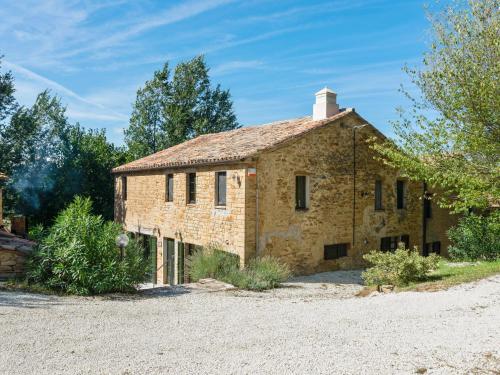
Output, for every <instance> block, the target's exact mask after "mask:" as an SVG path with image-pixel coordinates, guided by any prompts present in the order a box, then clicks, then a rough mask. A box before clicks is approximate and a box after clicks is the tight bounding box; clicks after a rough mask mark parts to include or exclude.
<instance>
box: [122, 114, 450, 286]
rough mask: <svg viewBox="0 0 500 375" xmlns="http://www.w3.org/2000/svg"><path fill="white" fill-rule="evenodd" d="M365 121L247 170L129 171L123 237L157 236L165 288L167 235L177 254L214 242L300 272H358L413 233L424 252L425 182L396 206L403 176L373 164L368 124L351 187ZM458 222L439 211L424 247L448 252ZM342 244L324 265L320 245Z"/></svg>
mask: <svg viewBox="0 0 500 375" xmlns="http://www.w3.org/2000/svg"><path fill="white" fill-rule="evenodd" d="M364 123H365V120H363V119H362V118H361V117H359V116H358V115H357V114H355V113H353V114H351V115H349V116H347V117H344V118H343V119H342V120H340V121H336V122H334V123H331V124H329V125H327V126H324V127H322V128H319V129H316V130H314V131H311V132H309V133H307V134H305V135H304V136H302V137H300V138H298V139H296V140H295V141H293V142H289V143H287V144H286V145H282V146H281V147H277V148H275V149H273V150H268V151H265V152H263V153H261V154H260V155H259V157H258V158H255V159H251V160H245V162H244V163H241V164H231V165H220V166H204V167H198V168H196V169H194V168H176V169H171V170H158V171H146V172H134V173H128V174H127V200H126V201H123V200H122V199H121V190H122V187H121V179H120V176H119V175H118V176H116V180H115V181H116V199H115V217H116V220H117V221H119V222H121V223H123V225H124V228H125V229H126V230H127V231H130V232H136V233H143V234H147V235H152V236H155V237H156V238H157V244H158V251H157V255H158V256H157V268H158V272H157V280H158V282H160V283H164V282H166V278H165V272H164V266H163V265H164V264H165V259H166V254H165V253H164V251H163V239H164V238H171V239H174V240H175V244H176V246H175V248H176V249H177V248H178V245H179V243H180V242H184V243H190V244H194V245H207V244H210V243H213V242H216V243H218V244H220V245H221V246H222V247H223V248H224V249H225V250H227V251H230V252H233V253H236V254H238V255H239V256H240V260H241V264H242V265H244V264H245V262H246V260H248V259H249V258H251V257H253V256H255V255H256V254H261V255H262V254H271V255H273V256H276V257H279V258H281V259H282V260H283V261H285V262H286V263H288V264H289V265H291V266H292V268H293V269H294V270H295V272H296V273H311V272H318V271H325V270H334V269H339V268H353V267H359V266H360V265H361V264H362V263H363V259H362V256H363V254H365V253H366V252H368V251H370V250H374V249H379V248H380V242H381V238H382V237H395V236H402V235H408V236H409V242H410V247H413V246H418V247H419V249H422V245H423V243H424V241H423V201H422V197H423V194H424V185H423V184H422V183H415V182H410V181H406V182H405V183H406V189H405V202H406V207H405V208H404V209H397V207H396V195H397V194H396V181H398V180H404V178H402V177H401V176H399V174H398V173H397V172H396V171H394V170H393V169H390V168H389V167H387V166H384V165H383V164H382V163H381V162H379V161H377V160H375V159H374V156H375V154H374V151H373V150H371V149H370V148H369V147H368V145H367V140H368V139H369V138H371V137H373V136H378V137H380V136H381V134H380V133H379V132H378V131H377V130H376V129H374V128H373V127H371V126H364V127H360V128H358V129H357V130H356V173H355V174H356V178H355V181H356V186H355V187H354V173H353V169H354V165H353V127H354V126H358V125H363V124H364ZM250 168H255V170H256V174H255V175H254V174H253V173H248V172H249V169H250ZM217 171H227V205H226V206H225V207H216V205H215V172H217ZM189 172H196V173H197V201H196V203H195V204H188V203H187V202H186V173H189ZM168 173H173V174H174V200H173V202H166V201H165V188H166V175H167V174H168ZM297 175H305V176H307V178H308V181H309V207H308V209H307V210H296V209H295V176H297ZM376 180H380V181H382V186H383V191H382V196H383V202H382V203H383V209H380V210H375V202H374V201H375V193H374V190H375V181H376ZM354 201H355V205H354V204H353V203H354ZM453 222H454V219H453V218H450V216H449V214H448V213H447V211H446V210H440V209H437V208H435V209H434V216H433V218H432V219H428V229H427V239H426V242H427V241H430V240H432V241H437V240H439V241H441V242H442V253H445V248H446V247H447V245H448V242H447V240H446V235H445V232H446V229H447V228H448V227H449V226H450V224H451V223H453ZM340 243H346V244H348V256H347V257H342V258H339V259H336V260H324V246H325V245H332V244H340ZM177 262H178V259H177V251H176V258H175V264H176V265H177ZM176 268H177V267H176ZM176 272H177V270H176ZM175 279H176V280H177V277H176V278H175Z"/></svg>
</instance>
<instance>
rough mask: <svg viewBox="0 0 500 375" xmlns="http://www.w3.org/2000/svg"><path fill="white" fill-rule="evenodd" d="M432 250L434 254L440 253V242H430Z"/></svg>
mask: <svg viewBox="0 0 500 375" xmlns="http://www.w3.org/2000/svg"><path fill="white" fill-rule="evenodd" d="M432 252H433V253H436V254H441V242H440V241H436V242H433V243H432Z"/></svg>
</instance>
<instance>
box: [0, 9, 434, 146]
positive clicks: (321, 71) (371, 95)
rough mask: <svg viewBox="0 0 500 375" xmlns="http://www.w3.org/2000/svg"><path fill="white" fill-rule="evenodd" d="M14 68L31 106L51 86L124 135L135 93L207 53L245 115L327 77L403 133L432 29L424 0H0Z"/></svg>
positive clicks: (297, 100) (352, 101) (344, 99)
mask: <svg viewBox="0 0 500 375" xmlns="http://www.w3.org/2000/svg"><path fill="white" fill-rule="evenodd" d="M0 19H1V20H2V22H1V23H0V54H3V55H5V57H4V60H3V66H2V70H6V69H9V70H11V71H12V72H13V73H14V76H15V79H16V88H17V93H16V96H17V98H18V100H19V101H20V103H21V104H25V105H31V104H32V103H33V102H34V99H35V97H36V95H37V94H38V93H39V92H40V91H42V90H43V89H45V88H49V89H51V90H52V92H53V93H55V94H57V95H59V96H60V97H61V99H62V101H63V103H64V104H66V105H67V114H68V116H69V118H70V120H71V121H78V122H80V123H81V124H82V125H84V126H86V127H91V128H106V129H107V133H108V137H109V138H110V139H111V140H112V141H114V142H115V143H117V144H120V143H121V142H122V140H123V128H124V127H126V126H127V124H128V118H129V115H130V112H131V106H132V102H133V101H134V98H135V92H136V90H137V88H139V87H140V86H141V85H142V84H143V83H144V82H145V81H146V80H147V79H149V78H150V77H151V76H152V74H153V71H154V70H156V69H159V68H160V67H161V66H162V65H163V63H164V62H165V61H167V60H168V61H170V62H171V63H172V64H175V63H177V62H178V61H181V60H185V59H189V58H191V57H193V56H195V55H197V54H201V53H203V54H205V56H206V59H207V62H208V63H209V65H210V67H211V77H212V81H213V82H214V83H221V85H222V87H223V88H229V89H230V90H231V94H232V97H233V100H234V104H235V111H236V114H237V116H238V120H239V121H240V123H241V124H243V125H252V124H259V123H264V122H269V121H274V120H280V119H286V118H293V117H299V116H304V115H309V114H311V111H312V104H313V102H314V93H315V92H316V91H318V90H319V89H321V88H323V87H324V86H325V85H326V86H328V87H330V88H331V89H333V90H334V91H335V92H337V94H338V101H339V103H340V106H341V107H355V108H356V110H357V111H358V112H359V113H360V114H361V115H362V116H363V117H365V118H366V119H367V120H368V121H370V122H371V123H373V124H374V125H375V126H377V127H378V128H379V129H380V130H382V131H383V132H385V133H386V134H389V135H390V134H391V132H390V125H389V121H390V120H394V119H396V118H397V114H396V110H395V108H396V107H397V106H399V105H405V104H406V103H405V101H404V99H403V97H402V94H400V93H399V92H398V88H399V86H400V84H401V83H406V84H407V83H408V82H407V81H408V80H407V78H406V76H405V74H404V73H403V72H402V71H401V68H402V66H403V65H404V64H405V63H406V64H409V65H410V66H416V65H418V64H419V63H420V61H421V56H422V52H423V51H425V49H426V47H427V44H428V39H429V34H428V27H429V25H428V23H427V21H426V19H425V14H424V8H423V2H422V1H412V0H402V1H397V0H347V1H346V0H332V1H305V0H304V1H299V0H280V1H269V0H247V1H236V0H234V1H231V0H206V1H201V0H193V1H130V2H129V1H120V0H104V1H81V2H77V1H69V0H51V1H44V0H38V1H11V0H0Z"/></svg>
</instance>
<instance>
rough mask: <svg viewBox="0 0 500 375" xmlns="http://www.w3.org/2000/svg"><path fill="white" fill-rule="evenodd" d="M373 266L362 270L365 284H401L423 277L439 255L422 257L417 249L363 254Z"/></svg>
mask: <svg viewBox="0 0 500 375" xmlns="http://www.w3.org/2000/svg"><path fill="white" fill-rule="evenodd" d="M363 258H364V259H365V260H367V261H368V262H369V263H371V264H372V265H373V266H372V267H370V268H368V269H367V270H366V271H364V272H363V274H362V277H363V280H364V281H365V283H366V284H367V285H384V284H391V285H397V286H402V285H406V284H408V283H410V282H412V281H419V280H423V279H425V278H426V277H427V276H428V274H429V272H431V271H433V270H435V269H436V268H437V267H438V263H439V259H440V258H439V256H437V255H436V254H431V255H430V256H428V257H423V256H421V255H419V254H418V251H417V249H416V248H415V249H414V250H406V249H404V247H403V248H399V249H397V250H396V251H395V252H393V253H392V252H381V251H372V252H370V253H368V254H365V255H364V256H363Z"/></svg>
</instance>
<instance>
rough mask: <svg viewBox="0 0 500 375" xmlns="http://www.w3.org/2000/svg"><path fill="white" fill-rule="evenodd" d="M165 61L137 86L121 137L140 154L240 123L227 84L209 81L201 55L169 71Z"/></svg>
mask: <svg viewBox="0 0 500 375" xmlns="http://www.w3.org/2000/svg"><path fill="white" fill-rule="evenodd" d="M170 76H171V72H170V68H169V66H168V64H165V65H164V66H163V68H162V69H161V70H159V71H156V72H155V73H154V76H153V79H152V80H150V81H147V82H146V84H145V85H144V87H143V88H141V89H139V90H138V91H137V98H136V101H135V103H134V106H133V112H132V116H131V118H130V126H129V128H128V129H127V130H125V142H126V144H127V146H128V148H129V151H130V154H131V157H132V158H134V159H136V158H140V157H143V156H146V155H149V154H152V153H155V152H157V151H160V150H162V149H165V148H167V147H170V146H174V145H176V144H178V143H181V142H184V141H186V140H188V139H191V138H194V137H196V136H198V135H202V134H208V133H216V132H221V131H226V130H231V129H235V128H238V127H239V125H238V123H237V121H236V116H235V114H234V112H233V108H232V106H233V104H232V101H231V96H230V94H229V91H228V90H222V89H221V88H220V85H217V86H216V87H215V88H213V87H212V85H211V82H210V78H209V68H208V67H207V64H206V62H205V60H204V58H203V57H202V56H198V57H195V58H194V59H192V60H190V61H187V62H182V63H179V64H178V65H177V66H176V67H175V71H174V74H173V77H172V78H170Z"/></svg>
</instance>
